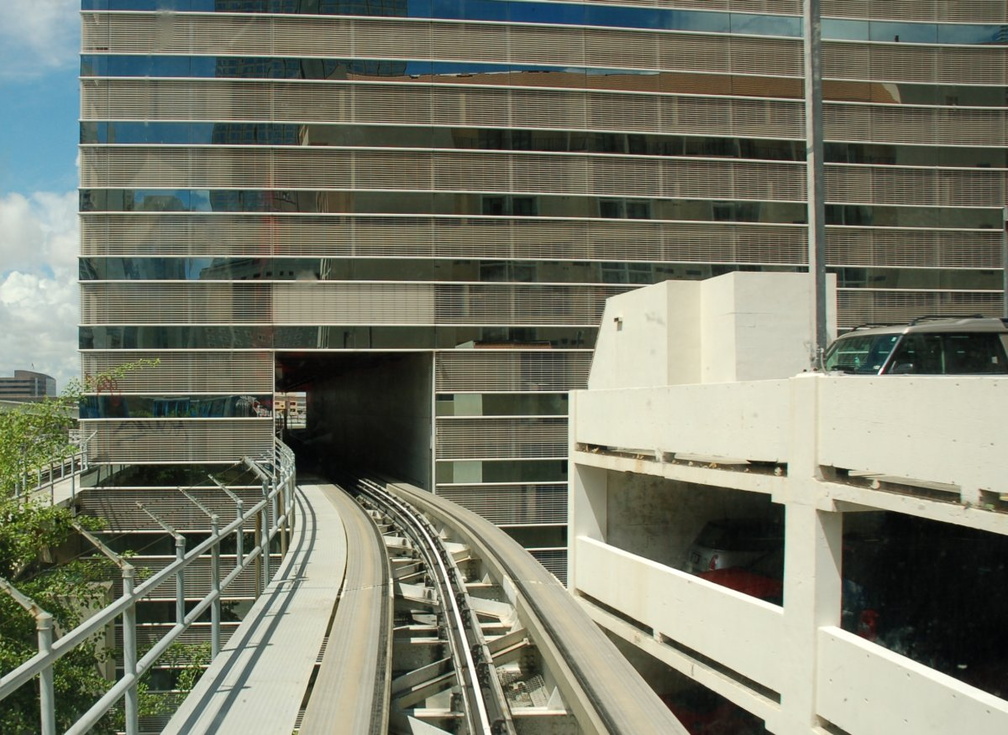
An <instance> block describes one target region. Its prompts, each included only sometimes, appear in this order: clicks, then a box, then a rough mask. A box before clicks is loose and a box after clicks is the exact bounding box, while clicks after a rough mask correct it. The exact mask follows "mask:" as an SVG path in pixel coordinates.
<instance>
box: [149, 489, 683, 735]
mask: <svg viewBox="0 0 1008 735" xmlns="http://www.w3.org/2000/svg"><path fill="white" fill-rule="evenodd" d="M342 485H343V488H346V491H347V492H345V491H344V489H342V488H341V487H339V486H336V485H329V484H305V485H303V486H301V487H300V489H299V492H298V499H297V503H298V517H299V518H300V519H301V522H300V524H299V525H298V529H297V534H296V536H295V539H294V540H293V543H292V545H291V549H290V551H289V553H288V554H287V557H286V558H285V560H284V563H283V565H282V566H281V568H280V570H279V571H278V573H277V574H276V576H275V577H274V579H273V581H272V582H271V584H270V585H269V586H268V588H267V590H266V592H265V593H264V594H263V596H262V597H261V598H260V599H259V600H258V601H257V602H256V603H255V605H254V606H253V608H252V610H251V611H250V613H249V614H248V615H247V616H246V618H245V620H244V621H243V622H242V624H241V626H240V627H239V629H238V630H237V632H236V633H235V634H234V635H233V636H232V637H231V639H230V640H229V641H228V644H227V646H226V647H225V649H224V650H223V651H222V652H221V655H220V656H218V657H217V658H216V659H215V660H214V662H213V663H212V664H211V666H210V668H209V669H208V670H207V672H206V673H205V674H204V676H203V677H202V679H201V680H200V682H199V683H198V685H197V687H196V688H195V689H194V690H193V692H192V693H191V694H190V696H189V697H187V698H186V700H185V702H184V703H183V705H182V706H181V707H180V709H179V710H178V712H177V713H176V714H175V716H174V717H173V718H172V720H171V721H170V723H169V724H168V727H167V728H166V729H165V732H166V733H172V734H174V733H187V734H188V733H236V734H240V735H247V734H248V733H264V734H269V733H277V735H280V734H283V735H286V734H287V733H291V732H295V733H301V734H312V735H314V734H315V733H347V734H348V735H350V734H353V735H357V734H359V733H374V734H375V735H379V734H380V735H384V734H385V733H412V734H417V735H419V734H421V733H422V734H424V735H433V734H436V733H465V734H466V735H502V734H503V733H511V734H512V735H545V734H546V733H550V734H551V735H567V734H570V735H576V734H578V733H612V735H619V734H626V735H638V734H639V733H668V734H669V735H675V734H676V733H685V732H686V731H685V730H684V729H683V728H682V726H681V725H680V724H679V722H678V721H677V720H676V719H675V717H674V716H673V715H672V713H671V712H670V711H669V710H668V709H667V707H666V706H665V705H664V704H663V703H662V702H661V700H659V698H658V697H657V696H656V695H655V694H654V693H653V692H652V691H651V689H650V688H649V687H648V686H647V684H646V683H645V682H644V681H643V680H642V679H641V678H640V677H639V675H638V674H637V672H636V671H635V670H634V669H633V668H632V667H631V666H630V664H629V663H628V662H627V661H626V660H625V659H624V658H623V656H622V655H621V654H620V653H619V652H618V651H617V649H616V648H615V646H614V645H613V644H612V643H611V642H610V641H609V640H608V639H607V638H606V636H605V635H604V634H603V633H602V632H601V631H600V629H598V628H597V627H596V626H595V624H594V623H593V622H592V621H591V620H590V619H589V618H588V616H587V615H586V614H585V613H584V611H583V610H582V609H581V607H580V606H579V605H578V604H577V602H576V601H575V600H574V599H573V598H572V597H571V596H570V595H569V594H568V592H567V591H566V590H565V589H564V587H563V586H562V585H561V584H560V582H559V581H558V580H557V579H556V578H555V577H553V576H552V575H551V574H550V573H549V572H547V571H546V570H545V568H543V567H542V566H541V565H540V564H539V563H538V562H537V561H535V559H534V558H533V557H531V556H530V555H529V554H528V552H526V551H525V550H524V549H522V548H521V547H520V546H519V545H518V544H517V543H515V542H514V541H513V540H512V539H511V538H510V537H509V536H507V534H505V533H504V532H502V531H500V530H499V529H497V528H496V527H495V526H493V525H492V524H489V523H488V522H487V521H485V520H484V519H482V518H480V517H479V516H476V515H475V514H472V513H470V512H469V511H466V510H464V509H462V508H460V507H459V506H457V505H455V504H453V503H451V502H449V501H445V500H443V499H441V498H437V497H435V496H432V495H431V494H429V493H427V492H424V491H421V490H419V489H417V488H413V487H411V486H407V485H401V484H396V483H389V482H388V481H381V482H375V481H367V480H360V479H355V480H352V481H346V482H344V483H342ZM352 496H356V497H352ZM393 593H394V594H393Z"/></svg>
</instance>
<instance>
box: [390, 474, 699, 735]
mask: <svg viewBox="0 0 1008 735" xmlns="http://www.w3.org/2000/svg"><path fill="white" fill-rule="evenodd" d="M388 487H389V489H390V491H392V492H394V494H395V495H396V496H397V497H400V498H402V499H404V500H405V501H406V502H407V503H410V504H414V505H416V507H418V508H420V509H422V510H423V511H424V512H426V513H428V514H430V515H431V517H433V518H437V520H438V521H439V522H440V523H444V524H445V525H446V526H447V527H448V528H450V529H451V530H452V531H454V532H455V533H458V534H459V536H460V540H461V541H463V542H464V543H466V544H468V545H469V546H470V547H471V548H473V549H474V551H475V552H476V553H477V554H479V555H480V556H481V558H482V559H483V562H484V563H485V564H488V565H489V566H490V567H491V568H493V569H494V570H495V573H496V574H499V575H500V577H501V579H500V580H498V581H507V582H508V583H509V584H510V586H513V588H514V589H515V591H516V593H517V594H516V597H517V599H516V600H515V604H516V607H517V608H518V609H519V614H520V617H522V619H523V622H524V623H525V625H526V627H527V628H528V629H529V630H530V632H532V634H533V635H532V639H533V641H534V642H535V644H536V645H537V646H538V648H539V650H540V652H541V653H542V654H543V656H544V657H545V658H547V659H548V660H549V661H550V663H551V665H552V666H553V667H554V676H555V678H556V681H557V684H558V686H559V687H560V688H561V692H562V694H563V695H564V699H565V702H566V704H567V706H568V707H569V708H570V709H571V710H572V711H573V713H574V715H575V717H576V719H577V720H578V723H579V725H580V726H581V728H582V731H583V732H586V733H588V732H594V733H612V734H613V735H617V734H624V733H625V734H626V735H638V733H642V732H661V733H668V734H669V735H673V734H680V735H685V734H686V729H685V728H684V727H683V726H682V724H681V723H680V722H679V721H678V720H677V719H676V718H675V716H674V715H673V714H672V713H671V711H670V710H669V709H668V708H667V707H666V706H665V705H664V704H663V703H662V702H661V700H660V699H658V697H657V696H656V695H655V694H654V692H653V691H651V689H650V688H649V687H648V686H647V684H646V683H645V682H644V681H643V680H642V679H641V678H640V676H639V675H638V674H637V672H636V671H635V670H634V669H633V667H631V666H630V664H629V662H628V661H627V660H626V659H625V658H624V657H623V655H622V654H621V653H619V651H618V650H617V649H616V647H615V646H614V645H613V644H612V642H611V641H609V639H608V638H606V636H605V634H604V633H602V631H601V630H600V629H599V628H598V627H597V626H596V625H595V623H594V622H593V621H592V620H591V618H589V617H588V616H587V614H586V613H585V612H584V610H583V609H582V608H581V607H580V606H579V605H578V603H577V601H576V600H575V599H574V597H573V596H572V595H571V594H570V593H569V592H568V591H567V590H566V589H565V588H564V587H563V586H562V585H561V584H560V582H559V581H558V580H557V579H556V578H555V577H553V575H551V574H550V573H549V572H548V571H546V569H545V568H544V567H542V566H541V565H540V564H539V562H537V561H535V559H533V558H532V557H531V556H530V555H529V553H528V552H527V551H525V550H524V549H523V548H521V546H519V545H518V543H517V542H516V541H514V539H512V538H511V537H510V536H508V535H507V534H506V533H504V532H503V531H502V530H500V529H499V528H497V527H496V526H494V525H493V524H492V523H490V522H489V521H487V520H486V519H485V518H483V517H481V516H478V515H477V514H475V513H473V512H471V511H469V510H466V509H465V508H462V507H461V506H459V505H456V504H455V503H452V502H450V501H448V500H445V499H444V498H440V497H438V496H436V495H432V494H431V493H429V492H425V491H422V490H419V489H417V488H414V487H411V486H408V485H402V484H392V483H390V484H389V485H388Z"/></svg>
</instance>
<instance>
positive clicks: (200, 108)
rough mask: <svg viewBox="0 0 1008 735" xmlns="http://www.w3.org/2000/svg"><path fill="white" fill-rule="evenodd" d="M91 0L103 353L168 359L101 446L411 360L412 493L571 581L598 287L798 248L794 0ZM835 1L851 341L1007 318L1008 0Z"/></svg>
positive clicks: (801, 194)
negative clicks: (415, 488) (476, 520)
mask: <svg viewBox="0 0 1008 735" xmlns="http://www.w3.org/2000/svg"><path fill="white" fill-rule="evenodd" d="M82 8H83V11H84V12H83V15H82V24H83V51H82V57H81V90H82V122H81V192H80V209H81V216H82V243H81V255H82V257H81V264H80V277H81V291H82V325H81V334H80V346H81V349H82V352H83V366H84V370H85V371H88V372H95V371H99V370H102V369H104V368H106V367H108V366H111V365H115V364H118V363H120V362H123V361H126V360H129V359H132V358H134V357H153V356H160V357H161V359H162V362H161V365H160V366H159V367H157V368H155V369H151V370H146V371H142V373H140V374H138V375H137V376H136V377H130V378H127V379H125V380H124V381H123V383H122V385H120V386H117V392H118V393H119V394H120V395H119V396H118V397H116V398H115V400H113V397H111V396H96V397H95V399H94V401H93V402H92V405H91V406H90V408H89V413H88V415H89V417H90V418H89V419H88V420H91V421H94V422H95V426H96V427H97V428H98V430H99V431H100V433H99V439H98V440H97V441H96V444H95V446H96V447H97V449H96V452H98V454H99V455H100V456H98V457H96V459H98V460H99V461H108V462H122V461H129V459H130V456H129V453H130V445H129V442H130V441H132V438H133V437H134V436H135V434H134V431H135V430H138V429H137V427H138V426H139V425H140V424H145V422H146V423H149V424H150V427H151V429H152V430H156V429H157V428H158V427H159V426H162V425H164V426H168V425H169V424H170V426H171V427H172V431H173V432H175V435H178V436H179V437H181V436H183V435H185V432H184V431H181V430H179V429H178V427H180V426H182V427H185V426H186V425H187V422H189V423H193V422H203V423H202V424H200V427H201V432H202V431H203V430H205V431H207V432H211V433H210V434H208V435H213V436H217V437H218V438H219V447H218V449H219V451H217V452H215V453H214V454H213V458H218V457H220V456H223V455H228V456H231V455H233V456H235V457H240V456H241V455H242V454H246V453H255V452H254V451H253V450H255V449H256V448H257V447H261V446H263V445H264V443H266V442H268V440H269V437H270V436H271V433H272V427H273V419H272V416H271V413H272V411H271V405H272V402H271V400H270V396H271V395H272V393H273V391H274V390H275V389H279V388H281V387H284V386H280V385H279V384H278V380H284V381H288V380H292V379H293V378H291V377H290V376H291V375H294V374H302V373H298V370H301V369H302V368H296V367H295V366H296V365H299V364H301V363H303V362H305V361H307V360H308V359H309V357H310V358H311V359H313V360H316V361H324V360H329V359H332V360H338V359H339V358H340V357H341V356H354V357H355V358H360V359H364V358H362V357H361V356H362V355H377V354H381V355H412V356H413V358H410V359H415V360H419V362H415V361H413V362H411V361H409V360H406V358H403V359H404V360H406V361H405V362H402V363H401V366H400V368H399V369H402V370H406V369H407V368H406V367H402V365H408V366H409V368H408V369H409V370H414V369H415V368H417V366H420V365H426V366H427V367H426V368H424V370H428V371H429V380H427V378H424V380H425V381H427V383H428V385H427V388H426V390H427V391H428V392H429V394H430V396H429V398H430V400H429V401H426V399H424V400H421V401H418V404H417V406H419V404H420V403H424V402H426V407H424V408H423V409H422V410H421V408H419V407H416V410H413V409H410V410H409V411H405V413H408V414H410V415H411V416H414V417H418V418H415V421H414V424H413V425H412V427H411V428H410V429H408V430H407V429H402V430H401V432H400V433H401V435H403V436H407V437H408V439H405V440H404V441H406V442H407V444H408V448H407V449H404V450H403V453H404V454H405V455H408V456H410V457H411V458H412V459H411V460H410V461H411V462H413V466H414V467H421V468H423V469H422V471H421V472H418V473H415V474H416V475H418V476H415V477H413V478H411V479H414V480H415V481H418V482H420V483H421V484H425V485H427V486H429V487H430V488H432V489H433V490H435V491H437V492H439V493H441V494H443V495H445V496H447V497H450V498H452V499H454V500H457V501H459V502H461V503H463V504H465V505H467V506H468V507H470V508H472V509H474V510H476V511H477V512H480V513H482V514H483V515H485V516H487V517H489V518H491V520H494V521H495V522H498V523H500V524H502V525H504V526H505V527H508V528H512V529H518V528H521V529H522V530H521V531H520V532H519V531H518V530H514V533H515V535H516V537H517V536H521V538H522V539H523V543H527V545H529V546H532V547H535V548H537V549H538V550H537V552H536V553H538V554H540V558H542V559H544V560H554V561H551V562H550V564H551V568H553V569H554V570H555V571H557V572H558V573H561V574H562V562H555V559H556V558H557V555H556V553H555V551H556V550H555V549H554V548H553V547H552V545H551V543H550V542H547V541H546V540H547V539H551V538H554V537H555V536H556V534H555V533H554V530H555V529H556V528H557V527H560V526H562V525H563V524H564V523H565V520H566V509H565V503H566V499H565V498H566V496H565V493H566V490H565V482H566V476H565V472H566V470H565V467H566V465H565V458H566V428H565V421H564V418H563V414H564V410H565V409H564V406H565V402H564V399H563V396H564V393H565V391H566V390H568V389H570V388H577V387H582V385H583V383H584V380H585V378H586V375H587V368H588V364H589V361H590V357H591V348H592V345H593V343H594V339H595V334H596V325H597V321H598V318H599V316H600V315H601V309H602V304H603V302H604V300H605V298H606V297H608V296H610V295H612V294H614V293H618V292H620V291H622V290H625V289H629V288H633V287H634V286H636V285H640V284H647V283H654V282H658V281H662V280H666V279H669V278H677V279H700V278H707V277H710V276H713V275H718V274H720V273H724V272H728V271H731V270H738V269H747V270H800V269H801V268H802V267H803V264H804V262H805V257H806V244H805V242H806V240H805V238H806V227H805V223H806V221H807V218H806V212H805V208H806V203H805V185H806V178H805V168H804V150H805V142H804V122H803V116H804V112H803V102H802V94H803V91H802V90H803V79H802V74H803V71H802V69H803V67H802V44H801V38H800V35H801V19H800V13H801V3H800V2H799V0H775V1H774V2H770V1H769V0H768V1H767V2H765V3H764V2H756V1H754V0H747V1H746V2H741V1H739V2H733V0H705V2H697V1H696V0H670V1H669V2H665V3H662V5H661V7H637V6H625V5H619V4H615V3H606V2H590V3H574V2H523V1H520V0H515V1H513V2H497V1H495V0H485V1H482V2H479V1H472V2H470V1H468V0H467V1H466V2H458V1H457V0H417V1H414V0H83V2H82ZM823 11H824V15H825V18H824V22H823V37H824V59H823V66H824V76H825V80H824V95H825V104H824V112H825V128H826V130H825V133H826V141H827V142H826V150H825V162H826V166H825V168H826V171H825V173H826V196H827V202H826V222H827V262H828V268H829V269H830V270H831V271H833V272H836V273H837V275H838V283H839V299H840V303H839V320H840V324H841V326H842V327H850V326H853V325H855V324H859V323H864V322H879V321H898V320H904V319H908V318H910V317H913V316H917V315H920V314H925V313H986V314H996V313H999V312H1000V309H1001V294H1000V268H1001V250H1000V248H1001V246H1000V238H1001V234H1000V228H1001V222H1002V214H1001V211H1002V207H1004V206H1005V203H1006V175H1008V134H1006V130H1008V120H1006V117H1008V101H1006V100H1008V79H1006V74H1008V72H1006V69H1008V45H1006V44H1008V31H1006V28H1008V17H1006V8H1005V4H1004V3H1003V2H994V1H993V0H991V1H988V0H973V1H971V2H946V1H942V2H936V1H932V0H922V2H920V3H915V4H906V3H903V4H898V5H897V4H892V3H888V2H882V1H881V0H879V1H878V2H867V3H859V4H857V5H856V9H852V5H851V4H850V3H845V2H840V1H839V0H824V3H823ZM306 356H308V357H306ZM424 361H426V362H424ZM317 364H319V365H321V364H323V363H322V362H318V363H317ZM325 364H326V365H330V363H325ZM335 364H336V363H332V365H335ZM361 364H364V363H361ZM344 367H345V366H344ZM326 369H329V368H328V367H327V368H326ZM341 369H342V368H341ZM278 376H279V377H278ZM361 381H362V382H361V385H362V386H363V385H365V384H367V380H366V379H361ZM393 382H394V383H396V382H399V381H393ZM337 396H340V397H339V399H338V400H337ZM332 400H333V404H332V406H330V407H329V408H331V410H332V411H333V412H335V413H340V412H343V411H345V412H346V415H347V416H350V415H353V412H354V411H356V410H358V409H357V408H355V407H354V405H353V401H352V400H351V399H350V398H348V397H345V396H341V394H340V393H339V389H338V388H333V389H332ZM403 400H406V399H403ZM411 400H412V399H411ZM327 405H328V404H327ZM361 411H362V412H363V409H361ZM224 419H226V420H224ZM348 420H349V419H348ZM159 422H161V423H159ZM424 422H426V423H424ZM420 424H423V426H425V427H426V428H425V429H424V430H423V431H420V430H419V429H418V428H417V427H418V426H419V425H420ZM145 425H146V424H145ZM193 425H195V423H193ZM214 431H216V432H217V434H213V433H212V432H214ZM203 435H204V434H203V433H200V436H203ZM146 456H147V461H150V462H152V463H163V464H171V463H175V462H206V461H210V460H209V457H210V455H209V454H207V455H206V456H204V455H203V454H201V452H200V450H199V448H196V449H194V448H193V447H192V446H191V445H186V444H185V443H184V442H183V441H182V440H181V438H180V439H179V440H178V441H174V440H172V439H171V437H169V438H168V440H166V441H165V442H163V443H161V444H159V445H158V446H157V447H155V448H152V449H151V450H150V453H149V454H148V455H146ZM421 456H426V459H422V460H421V459H417V457H421ZM420 475H422V476H420ZM536 528H539V529H541V530H542V534H541V538H542V539H543V540H544V541H543V544H542V547H541V548H539V547H536V544H535V543H534V542H533V541H529V539H534V538H536V534H535V531H534V529H536ZM551 529H552V530H551Z"/></svg>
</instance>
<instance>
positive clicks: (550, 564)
mask: <svg viewBox="0 0 1008 735" xmlns="http://www.w3.org/2000/svg"><path fill="white" fill-rule="evenodd" d="M529 553H530V554H532V556H533V557H535V560H536V561H537V562H539V563H540V564H542V565H543V566H544V567H546V571H548V572H549V573H550V574H552V575H553V576H554V577H556V578H557V579H558V580H560V583H561V584H567V550H566V549H533V550H531V551H529Z"/></svg>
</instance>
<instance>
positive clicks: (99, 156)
mask: <svg viewBox="0 0 1008 735" xmlns="http://www.w3.org/2000/svg"><path fill="white" fill-rule="evenodd" d="M80 154H81V164H80V168H81V185H82V186H83V187H89V186H98V185H101V186H106V187H129V188H145V189H175V188H203V187H223V188H234V189H247V188H250V189H254V188H272V189H353V190H355V191H358V192H360V191H367V190H373V191H445V192H465V191H472V192H488V193H492V192H497V193H512V192H520V193H528V194H537V193H538V194H544V195H546V194H550V195H563V194H570V195H599V196H627V197H649V196H650V197H668V198H712V199H739V200H753V199H755V200H760V201H770V200H784V201H796V200H801V199H802V198H803V197H804V195H805V169H804V164H799V163H792V162H788V163H776V162H757V161H738V160H713V159H695V158H689V159H661V158H650V157H643V156H636V157H635V156H589V155H550V154H538V153H534V154H513V153H496V152H494V153H484V152H476V151H473V152H460V151H423V150H406V149H395V150H360V149H353V150H333V149H318V148H293V149H263V148H217V147H206V148H178V147H146V146H136V147H134V146H129V147H98V148H82V149H81V152H80Z"/></svg>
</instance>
